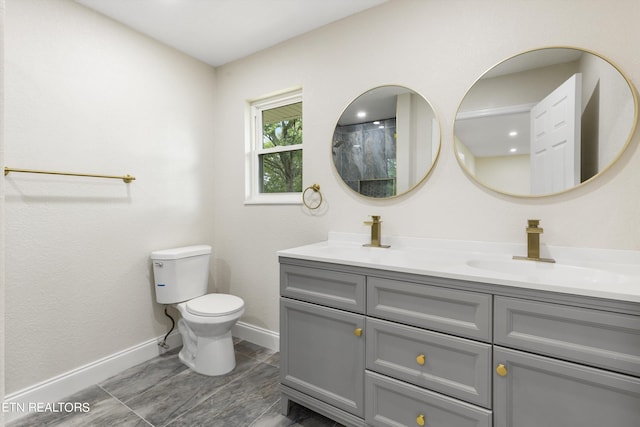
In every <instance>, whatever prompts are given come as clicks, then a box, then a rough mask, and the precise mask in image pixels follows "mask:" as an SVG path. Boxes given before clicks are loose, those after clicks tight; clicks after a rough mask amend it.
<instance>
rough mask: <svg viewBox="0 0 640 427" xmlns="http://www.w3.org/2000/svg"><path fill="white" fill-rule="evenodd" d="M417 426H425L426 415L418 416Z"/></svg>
mask: <svg viewBox="0 0 640 427" xmlns="http://www.w3.org/2000/svg"><path fill="white" fill-rule="evenodd" d="M416 424H418V425H419V426H423V425H424V415H422V414H420V415H418V418H416Z"/></svg>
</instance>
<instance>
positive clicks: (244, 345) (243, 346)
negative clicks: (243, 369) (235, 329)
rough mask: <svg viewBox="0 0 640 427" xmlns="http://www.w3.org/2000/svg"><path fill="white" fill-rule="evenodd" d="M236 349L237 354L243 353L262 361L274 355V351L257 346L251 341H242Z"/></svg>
mask: <svg viewBox="0 0 640 427" xmlns="http://www.w3.org/2000/svg"><path fill="white" fill-rule="evenodd" d="M234 348H235V350H236V353H241V354H244V355H245V356H249V357H253V358H254V359H258V360H260V361H264V360H266V359H268V358H270V357H273V355H274V351H272V350H269V349H268V348H264V347H261V346H259V345H257V344H253V343H251V342H249V341H240V342H238V343H236V344H235V345H234Z"/></svg>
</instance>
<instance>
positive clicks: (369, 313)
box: [280, 258, 640, 427]
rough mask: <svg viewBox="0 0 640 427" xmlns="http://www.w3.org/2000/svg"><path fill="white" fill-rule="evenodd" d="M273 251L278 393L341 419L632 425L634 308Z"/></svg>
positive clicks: (637, 396) (493, 426)
mask: <svg viewBox="0 0 640 427" xmlns="http://www.w3.org/2000/svg"><path fill="white" fill-rule="evenodd" d="M280 261H281V270H280V274H281V280H280V283H281V302H280V304H281V313H280V316H281V328H280V329H281V331H280V344H281V354H280V358H281V390H282V402H283V407H282V409H283V412H285V413H286V412H288V406H289V401H290V400H293V401H296V402H299V403H301V404H302V405H305V406H308V407H309V408H311V409H314V410H316V411H317V412H320V413H322V414H324V415H327V416H328V417H330V418H333V419H335V420H337V421H339V422H340V423H341V424H344V425H346V426H356V427H362V426H378V427H383V426H395V427H399V426H416V425H417V426H427V427H605V426H606V427H640V305H639V304H637V303H627V302H620V301H610V300H602V299H597V298H591V297H585V296H580V295H569V294H559V293H553V292H544V291H535V290H531V289H522V288H520V289H518V288H511V287H509V286H502V285H500V286H498V285H492V284H489V283H480V282H465V281H460V280H453V279H446V278H437V277H427V276H421V275H417V274H404V273H397V272H391V271H382V270H376V269H370V268H363V267H355V266H342V265H336V264H329V263H323V262H312V261H305V260H297V259H288V258H286V259H283V258H281V259H280Z"/></svg>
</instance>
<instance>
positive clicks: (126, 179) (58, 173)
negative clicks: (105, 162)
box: [4, 167, 136, 184]
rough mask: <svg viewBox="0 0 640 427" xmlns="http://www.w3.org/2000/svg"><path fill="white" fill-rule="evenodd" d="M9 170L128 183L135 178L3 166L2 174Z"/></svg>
mask: <svg viewBox="0 0 640 427" xmlns="http://www.w3.org/2000/svg"><path fill="white" fill-rule="evenodd" d="M9 172H21V173H43V174H47V175H66V176H88V177H91V178H112V179H121V180H122V181H124V182H125V183H127V184H129V183H130V182H131V181H134V180H135V179H136V177H135V176H131V175H129V174H127V175H124V176H116V175H94V174H87V173H68V172H51V171H40V170H34V169H15V168H7V167H5V168H4V176H7V175H9Z"/></svg>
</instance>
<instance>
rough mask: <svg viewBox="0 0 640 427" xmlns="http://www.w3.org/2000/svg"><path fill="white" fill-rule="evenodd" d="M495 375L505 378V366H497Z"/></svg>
mask: <svg viewBox="0 0 640 427" xmlns="http://www.w3.org/2000/svg"><path fill="white" fill-rule="evenodd" d="M496 373H497V374H498V375H500V376H501V377H506V376H507V367H506V366H504V365H503V364H502V363H501V364H499V365H498V366H497V367H496Z"/></svg>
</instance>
